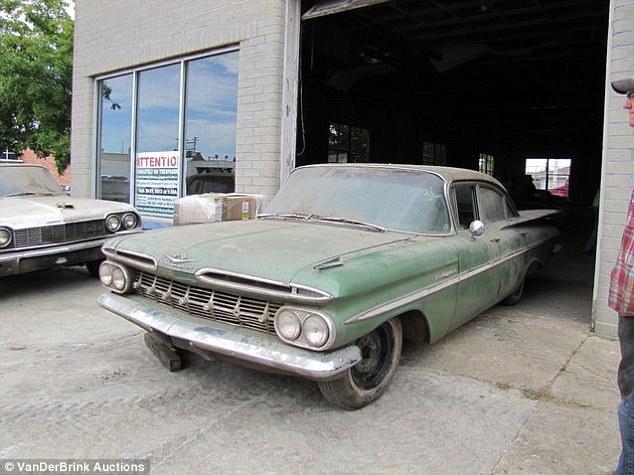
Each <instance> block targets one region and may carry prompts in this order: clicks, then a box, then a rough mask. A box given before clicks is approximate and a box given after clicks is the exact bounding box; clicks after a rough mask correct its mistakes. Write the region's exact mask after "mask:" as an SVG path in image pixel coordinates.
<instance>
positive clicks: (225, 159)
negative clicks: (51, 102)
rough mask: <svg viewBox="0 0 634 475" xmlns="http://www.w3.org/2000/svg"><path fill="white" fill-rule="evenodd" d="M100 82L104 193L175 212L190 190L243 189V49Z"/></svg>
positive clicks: (150, 209)
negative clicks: (238, 175)
mask: <svg viewBox="0 0 634 475" xmlns="http://www.w3.org/2000/svg"><path fill="white" fill-rule="evenodd" d="M183 66H184V67H183ZM183 71H185V74H183V73H182V72H183ZM98 88H99V97H100V100H101V104H100V105H101V107H100V116H99V123H98V131H99V132H98V151H99V152H98V157H99V164H98V167H99V168H98V169H99V176H100V180H99V183H98V185H99V186H98V192H97V196H98V197H100V198H102V199H108V200H114V201H124V202H132V204H134V205H135V206H136V207H137V209H138V210H139V211H140V212H141V213H143V214H145V215H151V216H158V217H172V214H173V210H174V201H175V200H176V198H178V197H180V196H181V195H182V191H183V190H185V192H186V194H198V193H209V192H221V193H226V192H233V191H234V190H235V179H234V174H235V161H236V158H235V157H236V117H237V97H238V52H235V51H234V52H230V53H225V54H219V55H215V56H207V57H203V58H196V59H191V60H188V59H182V60H179V61H176V62H174V63H172V64H168V65H165V66H161V67H156V68H148V69H143V70H139V71H134V72H131V73H129V74H123V75H121V76H117V77H113V78H108V79H102V80H100V81H99V82H98ZM181 91H185V97H184V98H182V97H181ZM135 98H136V102H135V101H134V99H135ZM181 99H184V100H181ZM134 107H136V110H133V108H134ZM133 118H135V119H134V120H135V122H136V123H135V124H133ZM183 118H184V119H183ZM183 120H184V123H183V122H182V121H183ZM132 138H134V140H133V139H132ZM181 140H182V142H183V143H179V142H180V141H181ZM184 182H185V183H184ZM130 190H134V194H133V195H132V196H131V195H130Z"/></svg>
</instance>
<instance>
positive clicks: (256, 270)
mask: <svg viewBox="0 0 634 475" xmlns="http://www.w3.org/2000/svg"><path fill="white" fill-rule="evenodd" d="M265 211H266V213H265V214H260V215H259V216H258V217H257V219H254V220H247V221H227V222H221V223H210V224H196V225H187V226H177V227H173V228H170V229H161V230H156V231H152V232H147V233H144V234H140V235H136V236H129V237H121V238H114V239H113V240H111V241H109V242H108V243H107V244H106V245H105V246H104V247H103V252H104V254H105V255H106V256H107V260H106V261H105V262H104V263H102V265H101V268H100V276H101V280H102V282H103V283H104V285H105V286H106V287H107V288H108V289H109V290H110V291H108V292H106V293H104V294H103V295H101V296H100V297H99V300H98V301H99V303H100V305H101V306H103V307H104V308H106V309H108V310H110V311H112V312H114V313H116V314H118V315H120V316H122V317H124V318H126V319H128V320H130V321H131V322H133V323H135V324H137V325H139V326H141V327H142V328H144V329H146V330H148V333H147V334H146V342H147V343H148V346H150V348H152V349H153V350H154V352H155V353H156V354H157V355H158V356H159V357H161V359H162V360H163V362H164V363H166V365H168V367H169V365H172V369H178V367H179V366H180V365H179V360H178V352H180V351H182V350H188V351H192V352H195V353H198V354H202V355H204V356H211V355H215V356H218V357H221V358H223V357H224V358H228V359H230V360H232V361H234V362H237V363H242V364H245V365H248V366H252V367H256V368H259V369H263V370H269V371H277V372H282V373H286V374H292V375H296V376H300V377H304V378H308V379H311V380H314V381H316V382H317V383H318V384H319V388H320V390H321V392H322V394H323V395H324V396H325V398H326V399H327V400H329V401H330V402H332V403H334V404H337V405H339V406H341V407H343V408H346V409H356V408H360V407H363V406H365V405H366V404H369V403H371V402H372V401H374V400H376V399H377V398H379V397H380V396H381V394H383V392H384V391H385V390H386V389H387V387H388V386H389V384H390V381H391V380H392V378H393V377H394V374H395V372H396V369H397V366H398V364H399V359H400V355H401V348H402V344H403V339H409V340H413V341H415V342H421V341H427V342H430V343H433V342H435V341H437V340H438V339H440V338H441V337H443V336H444V335H446V334H447V333H448V332H450V331H451V330H453V329H455V328H456V327H458V326H460V325H462V324H464V323H465V322H467V321H469V320H470V319H472V318H474V317H475V316H477V315H478V314H479V313H481V312H482V311H483V310H486V309H487V308H489V307H491V306H493V305H495V304H496V303H498V302H503V303H507V304H513V303H516V302H517V301H518V300H519V299H520V297H521V295H522V290H523V287H524V279H525V276H526V275H527V273H529V272H531V271H533V270H534V269H537V268H539V267H541V266H542V265H543V264H544V263H545V262H546V261H548V260H549V259H550V258H551V256H552V254H553V252H556V250H557V248H558V246H559V245H558V244H557V242H556V240H557V236H558V232H557V229H556V228H555V227H554V226H552V225H550V224H549V223H548V222H547V221H548V216H551V215H552V214H553V213H554V212H553V211H548V210H531V211H522V212H521V213H520V212H518V211H517V210H516V208H515V206H514V205H513V203H512V201H511V199H510V198H509V195H508V193H507V192H506V191H505V189H504V188H503V187H502V185H501V184H500V183H499V182H498V181H496V180H495V179H493V178H491V177H489V176H487V175H484V174H482V173H479V172H475V171H471V170H463V169H456V168H445V167H424V166H413V165H412V166H409V165H378V164H376V165H375V164H365V165H357V164H344V165H314V166H307V167H300V168H297V169H296V170H295V171H294V172H293V173H292V174H291V176H290V177H289V179H288V180H287V182H286V183H285V184H284V185H283V186H282V188H281V189H280V191H279V193H278V194H277V195H276V196H275V197H274V198H273V199H272V201H271V203H270V204H269V205H268V207H267V208H266V210H265Z"/></svg>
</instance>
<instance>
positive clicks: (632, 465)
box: [616, 316, 634, 475]
mask: <svg viewBox="0 0 634 475" xmlns="http://www.w3.org/2000/svg"><path fill="white" fill-rule="evenodd" d="M618 334H619V343H620V345H621V362H620V363H619V369H618V374H617V382H618V385H619V391H620V392H621V402H620V404H619V408H618V415H619V430H620V432H621V446H622V448H621V457H620V458H619V465H618V467H617V469H616V475H634V317H622V316H619V329H618Z"/></svg>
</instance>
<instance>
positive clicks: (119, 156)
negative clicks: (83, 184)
mask: <svg viewBox="0 0 634 475" xmlns="http://www.w3.org/2000/svg"><path fill="white" fill-rule="evenodd" d="M99 97H100V98H101V121H100V130H99V134H98V140H99V148H98V149H99V154H98V155H99V186H98V189H97V197H98V198H101V199H103V200H110V201H120V202H124V203H129V202H130V149H131V144H130V137H131V133H132V132H131V130H132V129H131V128H132V74H126V75H125V76H119V77H115V78H111V79H108V80H104V81H101V82H100V83H99Z"/></svg>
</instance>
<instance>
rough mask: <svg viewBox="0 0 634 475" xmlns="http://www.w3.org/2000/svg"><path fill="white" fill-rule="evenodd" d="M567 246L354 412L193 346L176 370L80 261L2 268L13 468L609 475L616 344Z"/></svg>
mask: <svg viewBox="0 0 634 475" xmlns="http://www.w3.org/2000/svg"><path fill="white" fill-rule="evenodd" d="M563 244H564V251H563V252H562V254H561V255H559V256H558V257H556V259H555V261H554V262H553V263H552V265H551V266H549V267H548V268H547V269H545V270H543V271H541V272H540V273H538V274H537V275H536V276H534V277H533V278H532V279H530V280H529V281H528V282H527V285H526V289H525V296H524V299H523V300H522V301H521V302H520V303H519V304H518V305H516V306H513V307H503V306H497V307H494V308H492V309H491V310H489V311H487V312H486V313H485V314H483V315H482V316H480V317H479V318H477V319H475V320H474V321H472V322H471V323H469V324H467V325H466V326H464V327H462V328H460V329H459V330H457V331H456V332H454V333H453V334H451V335H449V336H448V337H447V338H445V339H444V340H442V341H441V342H439V343H438V344H436V345H434V346H426V347H419V348H414V347H411V346H406V348H405V349H404V354H403V359H402V363H401V366H400V367H399V370H398V373H397V375H396V378H395V380H394V381H393V383H392V385H391V387H390V389H389V390H388V391H387V393H386V394H385V395H384V396H383V397H382V398H381V399H379V400H378V401H377V402H375V403H374V404H372V405H370V406H368V407H366V408H364V409H362V410H359V411H354V412H346V411H341V410H339V409H337V408H335V407H332V406H330V405H329V404H328V403H326V402H325V401H324V400H323V399H322V397H321V395H320V393H319V391H318V389H317V386H316V385H315V384H314V383H311V382H308V381H303V380H298V379H293V378H289V377H284V376H277V375H269V374H262V373H258V372H254V371H251V370H248V369H244V368H239V367H236V366H232V365H229V364H227V363H223V362H217V361H212V362H207V361H204V360H202V359H201V358H198V357H196V356H192V357H191V358H188V360H187V362H188V366H187V367H186V368H185V369H184V370H183V371H180V372H177V373H169V372H167V371H166V370H165V369H164V368H163V366H161V365H160V363H159V362H158V361H157V360H156V359H155V358H154V356H153V355H152V354H151V353H150V352H149V350H148V349H147V348H146V346H145V345H144V343H143V338H142V332H141V331H140V330H139V329H137V328H136V327H134V326H133V325H131V324H130V323H127V322H126V321H124V320H122V319H120V318H118V317H116V316H114V315H112V314H110V313H108V312H106V311H105V310H103V309H101V308H100V307H99V306H97V304H96V303H95V299H96V298H97V296H98V295H100V294H101V293H102V292H103V289H102V287H101V286H100V284H99V282H98V281H97V280H95V279H91V278H89V277H88V274H87V273H86V272H85V271H84V270H83V269H81V268H75V269H65V270H58V271H50V272H42V273H37V274H32V275H25V276H19V277H15V278H6V279H2V280H0V292H1V293H0V301H1V307H0V308H1V312H0V315H1V317H0V318H1V319H2V331H1V332H0V459H2V462H0V474H1V473H5V472H4V471H3V470H4V465H5V462H6V461H13V460H16V459H77V458H92V459H95V458H117V459H140V458H147V459H149V461H150V467H151V473H154V474H181V473H188V474H209V473H218V474H220V473H222V474H224V473H228V474H242V473H244V474H246V473H249V474H252V473H258V474H287V473H288V474H291V473H292V474H295V473H311V474H356V473H367V474H374V473H376V474H379V473H380V474H386V473H387V474H402V473H403V474H404V473H415V474H457V473H459V474H489V473H494V474H518V473H521V474H582V473H583V474H604V473H605V474H607V473H609V472H610V471H611V470H613V469H614V467H615V464H616V460H617V457H618V454H619V443H620V442H619V435H618V429H617V422H616V415H615V410H616V405H617V403H618V398H619V397H618V391H617V388H616V382H615V381H616V366H617V363H618V359H619V349H618V343H617V342H615V341H609V340H605V339H601V338H598V337H595V336H593V335H592V334H591V333H590V331H589V325H590V310H591V299H592V272H593V269H592V265H593V257H592V256H589V255H585V254H583V253H582V252H581V247H582V246H581V245H579V243H576V244H575V243H574V242H572V240H566V239H564V242H563ZM14 473H15V472H14Z"/></svg>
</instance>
